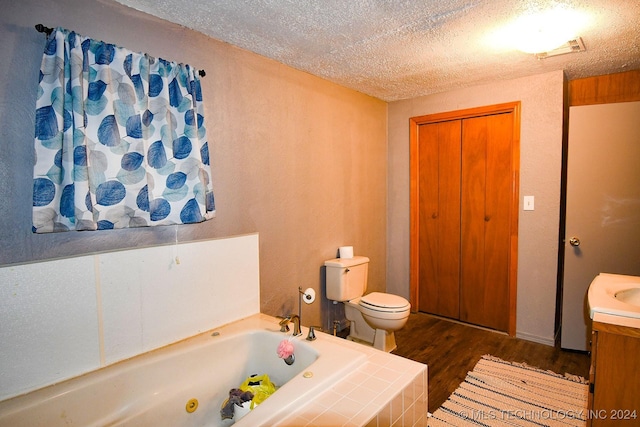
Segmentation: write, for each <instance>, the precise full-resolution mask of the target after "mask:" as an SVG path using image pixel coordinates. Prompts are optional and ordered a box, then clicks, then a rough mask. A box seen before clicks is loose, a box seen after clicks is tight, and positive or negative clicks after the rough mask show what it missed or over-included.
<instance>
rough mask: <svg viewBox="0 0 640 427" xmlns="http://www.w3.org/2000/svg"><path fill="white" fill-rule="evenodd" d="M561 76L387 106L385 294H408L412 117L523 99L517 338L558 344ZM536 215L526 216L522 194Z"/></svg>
mask: <svg viewBox="0 0 640 427" xmlns="http://www.w3.org/2000/svg"><path fill="white" fill-rule="evenodd" d="M563 81H564V77H563V73H562V71H557V72H552V73H547V74H541V75H536V76H533V77H527V78H521V79H517V80H508V81H501V82H497V83H494V84H489V85H484V86H477V87H472V88H467V89H461V90H456V91H451V92H447V93H442V94H436V95H431V96H425V97H420V98H415V99H409V100H404V101H397V102H393V103H390V104H389V154H388V159H389V160H388V162H389V163H388V168H389V182H388V186H389V195H388V200H389V201H388V212H389V213H388V217H387V221H388V232H387V233H388V234H387V239H388V248H389V250H388V255H387V256H388V262H387V290H388V291H389V292H394V293H398V294H400V295H403V296H405V297H407V298H408V297H409V118H410V117H414V116H421V115H425V114H432V113H439V112H445V111H453V110H461V109H465V108H472V107H478V106H483V105H492V104H499V103H504V102H511V101H521V102H522V115H521V132H520V144H521V145H520V212H519V215H520V216H519V218H520V221H519V230H518V236H519V242H518V252H519V259H518V305H517V335H518V336H520V337H523V338H527V339H530V340H533V341H538V342H543V343H546V344H550V345H552V344H553V338H554V337H553V334H554V318H555V302H556V301H555V298H556V274H557V256H558V226H559V215H560V178H561V166H562V165H561V161H562V116H563V114H562V109H563ZM526 195H533V196H535V211H533V212H531V211H526V212H525V211H522V196H526Z"/></svg>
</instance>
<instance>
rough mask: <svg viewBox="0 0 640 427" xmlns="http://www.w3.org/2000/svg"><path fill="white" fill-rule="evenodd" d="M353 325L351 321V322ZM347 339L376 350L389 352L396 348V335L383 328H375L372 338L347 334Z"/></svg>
mask: <svg viewBox="0 0 640 427" xmlns="http://www.w3.org/2000/svg"><path fill="white" fill-rule="evenodd" d="M351 325H353V323H351ZM347 339H348V340H349V341H353V342H357V343H359V344H364V345H368V346H371V347H373V348H377V349H378V350H382V351H384V352H387V353H391V352H392V351H393V350H395V349H396V348H398V346H397V345H396V336H395V334H394V333H393V332H388V331H385V330H384V329H376V330H375V331H374V338H373V341H372V340H367V339H362V338H358V337H355V336H352V335H351V334H349V335H348V336H347Z"/></svg>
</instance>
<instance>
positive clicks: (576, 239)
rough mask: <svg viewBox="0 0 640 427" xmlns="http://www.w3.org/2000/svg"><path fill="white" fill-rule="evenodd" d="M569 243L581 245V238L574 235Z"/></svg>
mask: <svg viewBox="0 0 640 427" xmlns="http://www.w3.org/2000/svg"><path fill="white" fill-rule="evenodd" d="M569 244H570V245H571V246H580V239H578V238H577V237H572V238H570V239H569Z"/></svg>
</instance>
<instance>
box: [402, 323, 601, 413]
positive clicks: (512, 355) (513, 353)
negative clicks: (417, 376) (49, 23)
mask: <svg viewBox="0 0 640 427" xmlns="http://www.w3.org/2000/svg"><path fill="white" fill-rule="evenodd" d="M395 335H396V343H397V345H398V348H397V349H396V350H395V351H394V352H393V353H394V354H397V355H399V356H403V357H406V358H408V359H412V360H415V361H418V362H422V363H425V364H427V365H428V366H429V369H428V371H429V412H434V411H435V410H436V409H437V408H438V407H439V406H440V405H442V403H444V402H445V401H446V400H447V398H448V397H449V395H450V394H451V393H452V392H453V391H454V390H455V389H456V388H457V387H458V385H460V383H461V382H462V381H463V380H464V378H465V377H466V375H467V372H469V371H471V370H473V367H474V366H475V364H476V363H477V362H478V360H480V357H482V356H483V355H485V354H491V355H493V356H496V357H499V358H501V359H503V360H507V361H511V362H525V363H527V364H529V365H531V366H535V367H538V368H541V369H548V370H551V371H554V372H557V373H560V374H564V373H566V372H568V373H570V374H574V375H580V376H582V377H584V378H588V374H589V356H588V355H587V354H586V353H580V352H573V351H565V350H561V349H558V348H555V347H551V346H548V345H544V344H538V343H535V342H531V341H527V340H523V339H518V338H513V337H509V336H507V335H504V334H502V333H498V332H493V331H488V330H485V329H480V328H476V327H473V326H468V325H464V324H460V323H457V322H452V321H449V320H445V319H441V318H437V317H433V316H430V315H428V314H425V313H411V315H410V317H409V320H408V321H407V324H406V325H405V327H404V328H402V329H401V330H399V331H396V333H395Z"/></svg>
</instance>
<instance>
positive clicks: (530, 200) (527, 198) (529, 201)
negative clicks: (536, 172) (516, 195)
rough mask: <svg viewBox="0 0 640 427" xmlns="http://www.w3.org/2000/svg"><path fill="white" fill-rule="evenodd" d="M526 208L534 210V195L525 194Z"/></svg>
mask: <svg viewBox="0 0 640 427" xmlns="http://www.w3.org/2000/svg"><path fill="white" fill-rule="evenodd" d="M524 210H525V211H532V210H534V209H533V196H524Z"/></svg>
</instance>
